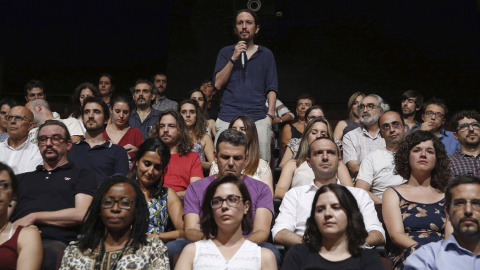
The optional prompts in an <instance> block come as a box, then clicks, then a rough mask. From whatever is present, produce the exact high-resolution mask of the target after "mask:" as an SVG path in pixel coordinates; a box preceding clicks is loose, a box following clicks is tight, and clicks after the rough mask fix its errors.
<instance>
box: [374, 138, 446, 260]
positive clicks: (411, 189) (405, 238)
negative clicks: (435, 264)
mask: <svg viewBox="0 0 480 270" xmlns="http://www.w3.org/2000/svg"><path fill="white" fill-rule="evenodd" d="M395 171H396V173H397V174H398V175H400V176H402V177H403V178H405V179H408V181H407V182H406V183H404V184H402V185H399V186H396V187H391V188H388V189H387V190H386V191H385V192H384V193H383V200H382V203H383V207H382V212H383V219H384V221H385V225H386V227H387V231H388V233H389V235H390V239H391V240H392V243H393V244H394V245H395V246H394V247H393V249H392V250H391V251H390V252H389V253H390V255H389V258H390V259H391V260H392V261H393V263H394V266H395V269H403V264H404V262H405V259H406V258H407V256H408V255H410V254H411V253H412V252H413V251H415V250H416V249H418V248H419V247H420V246H422V245H425V244H428V243H430V242H436V241H439V240H441V239H446V238H448V237H449V236H450V234H451V232H452V226H451V225H450V222H449V221H447V219H446V216H445V210H444V204H445V187H446V186H447V184H448V182H449V181H450V170H449V169H448V159H447V153H446V151H445V146H444V145H443V143H442V142H441V141H440V139H438V138H437V136H435V135H433V134H432V133H431V132H429V131H423V130H419V131H416V132H413V133H411V134H409V135H408V136H407V137H406V138H405V140H404V142H403V143H402V144H401V145H400V147H399V149H398V150H397V152H396V154H395Z"/></svg>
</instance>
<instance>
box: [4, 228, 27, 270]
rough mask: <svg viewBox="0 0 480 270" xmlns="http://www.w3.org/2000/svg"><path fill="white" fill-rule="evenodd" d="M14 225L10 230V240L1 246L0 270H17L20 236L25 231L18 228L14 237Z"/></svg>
mask: <svg viewBox="0 0 480 270" xmlns="http://www.w3.org/2000/svg"><path fill="white" fill-rule="evenodd" d="M13 227H14V226H13V225H12V227H11V228H10V234H9V236H8V238H9V239H8V240H7V241H5V243H3V244H1V245H0V270H10V269H12V270H15V269H17V259H18V235H19V234H20V231H21V230H22V229H23V227H22V226H18V227H17V230H16V231H15V233H14V234H13V236H12V233H13Z"/></svg>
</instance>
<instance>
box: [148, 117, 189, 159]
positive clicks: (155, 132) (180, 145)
mask: <svg viewBox="0 0 480 270" xmlns="http://www.w3.org/2000/svg"><path fill="white" fill-rule="evenodd" d="M165 115H171V116H172V117H173V118H175V120H176V122H177V130H178V138H177V150H178V153H179V155H180V156H186V155H188V153H190V151H192V148H193V140H192V138H191V137H190V134H188V129H187V125H186V124H185V120H183V117H182V116H181V115H180V114H179V113H178V112H177V111H174V110H166V111H163V112H162V113H160V115H159V116H158V119H157V121H155V125H153V128H152V130H151V131H150V134H149V135H148V137H149V138H155V137H158V136H159V135H160V121H161V120H162V118H163V117H164V116H165Z"/></svg>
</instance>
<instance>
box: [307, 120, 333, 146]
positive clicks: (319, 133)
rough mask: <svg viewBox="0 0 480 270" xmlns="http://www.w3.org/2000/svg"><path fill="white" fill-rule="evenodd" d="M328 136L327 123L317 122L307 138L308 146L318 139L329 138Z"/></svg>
mask: <svg viewBox="0 0 480 270" xmlns="http://www.w3.org/2000/svg"><path fill="white" fill-rule="evenodd" d="M327 136H328V129H327V125H325V123H323V122H316V123H315V124H313V127H312V130H311V131H310V134H308V137H307V141H308V145H310V144H311V143H312V142H313V141H314V140H315V139H317V138H320V137H327Z"/></svg>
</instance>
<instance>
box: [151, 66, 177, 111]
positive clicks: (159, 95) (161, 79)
mask: <svg viewBox="0 0 480 270" xmlns="http://www.w3.org/2000/svg"><path fill="white" fill-rule="evenodd" d="M152 78H153V79H152V81H153V84H154V88H153V89H152V90H153V93H154V94H155V100H154V102H153V105H152V107H153V108H154V109H155V110H158V111H161V112H163V111H167V110H174V111H176V110H177V107H178V103H177V102H176V101H173V100H170V99H168V98H167V97H166V96H165V94H166V93H165V92H166V91H167V74H165V73H163V72H157V73H155V75H153V77H152Z"/></svg>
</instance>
